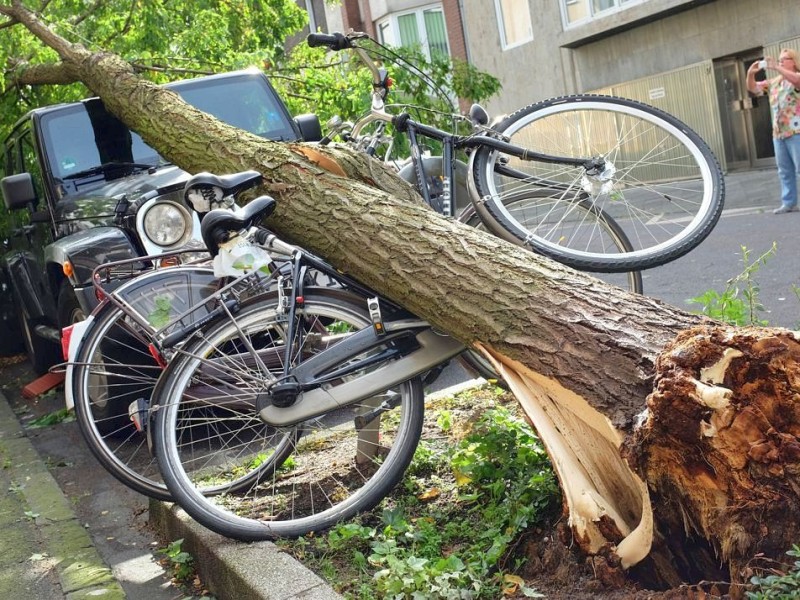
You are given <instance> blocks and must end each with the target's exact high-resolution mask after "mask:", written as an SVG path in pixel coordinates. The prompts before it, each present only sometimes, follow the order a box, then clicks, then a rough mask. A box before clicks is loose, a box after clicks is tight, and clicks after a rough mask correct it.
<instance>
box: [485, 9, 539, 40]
mask: <svg viewBox="0 0 800 600" xmlns="http://www.w3.org/2000/svg"><path fill="white" fill-rule="evenodd" d="M494 6H495V9H496V10H497V24H498V26H499V27H500V44H501V46H502V48H503V50H506V49H508V48H513V47H514V46H519V45H521V44H524V43H526V42H530V41H531V40H532V39H533V27H531V9H530V6H528V0H494Z"/></svg>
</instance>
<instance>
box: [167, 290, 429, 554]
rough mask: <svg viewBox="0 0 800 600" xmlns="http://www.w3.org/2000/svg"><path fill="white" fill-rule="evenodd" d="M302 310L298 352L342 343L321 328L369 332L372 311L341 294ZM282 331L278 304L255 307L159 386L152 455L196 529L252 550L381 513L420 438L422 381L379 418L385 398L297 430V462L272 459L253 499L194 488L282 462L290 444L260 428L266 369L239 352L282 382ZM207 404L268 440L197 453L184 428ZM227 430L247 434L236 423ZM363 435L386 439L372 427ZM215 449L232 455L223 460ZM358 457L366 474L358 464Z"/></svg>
mask: <svg viewBox="0 0 800 600" xmlns="http://www.w3.org/2000/svg"><path fill="white" fill-rule="evenodd" d="M301 310H302V315H301V316H302V319H303V323H304V328H303V335H302V336H301V337H300V338H298V340H299V343H298V344H297V346H292V347H293V348H294V350H295V351H297V352H301V351H303V352H305V351H309V350H310V349H312V347H313V345H314V344H322V345H324V346H325V347H327V345H328V344H329V343H331V341H332V343H335V341H336V340H335V339H334V340H326V338H327V337H331V336H330V335H329V334H325V335H316V334H314V333H312V330H314V331H315V332H316V331H320V330H319V329H318V327H317V326H318V325H321V326H324V327H326V329H325V331H328V329H327V328H330V327H334V326H335V327H338V328H342V329H345V330H349V328H354V329H358V328H362V327H369V326H371V321H370V319H369V315H368V313H367V311H366V302H356V301H354V299H353V296H352V294H347V293H345V292H341V291H337V290H315V291H311V290H307V291H306V293H305V294H304V303H303V307H302V309H301ZM284 333H285V332H284V329H283V324H282V322H281V317H280V315H279V314H277V313H276V311H275V307H274V305H268V306H263V305H260V304H259V303H256V304H254V305H253V306H250V307H247V308H244V309H242V310H241V311H239V312H238V313H237V314H236V316H235V323H234V322H231V321H227V322H222V323H217V324H215V325H214V326H212V327H209V328H207V329H204V330H203V334H202V335H201V336H198V338H197V339H193V340H191V341H189V342H187V343H186V344H185V345H184V346H183V347H182V348H181V349H180V350H179V351H178V353H177V354H176V356H175V357H174V358H173V360H172V361H171V362H170V364H169V365H168V367H167V369H166V371H165V373H164V376H163V378H162V381H163V386H162V385H161V384H159V392H158V394H157V395H155V396H154V403H155V404H154V405H155V407H156V409H155V410H154V414H155V420H154V423H153V428H152V431H153V437H154V441H155V444H154V445H155V449H156V455H157V457H158V461H159V465H160V467H161V471H162V475H163V477H164V481H165V483H166V485H167V487H168V489H169V490H170V492H171V493H172V495H173V497H174V498H175V499H176V500H177V502H178V503H179V504H180V505H181V506H182V507H183V508H184V510H186V512H187V513H188V514H189V515H191V516H192V517H193V518H194V519H195V520H196V521H197V522H199V523H201V524H202V525H204V526H205V527H207V528H209V529H211V530H212V531H216V532H217V533H220V534H222V535H225V536H227V537H231V538H235V539H240V540H246V541H254V540H262V539H272V538H275V537H297V536H299V535H304V534H306V533H309V532H311V531H318V530H322V529H327V528H329V527H331V526H332V525H334V524H335V523H337V522H338V521H340V520H342V519H346V518H349V517H350V516H352V515H354V514H356V513H357V512H359V511H363V510H368V509H369V508H372V507H373V506H375V505H376V504H377V503H378V502H380V500H381V499H382V498H383V497H384V496H385V495H386V494H387V493H388V492H389V491H390V490H391V489H392V487H394V486H395V485H396V484H397V482H398V481H399V480H400V478H401V477H402V475H403V473H404V472H405V469H406V467H407V466H408V464H409V463H410V461H411V458H412V456H413V454H414V451H415V450H416V446H417V443H418V441H419V437H420V434H421V429H422V416H423V410H424V397H423V392H422V384H421V381H420V379H419V378H418V377H417V378H413V379H411V380H409V381H407V382H406V383H404V384H401V385H400V386H398V387H397V388H396V390H393V391H391V393H389V394H387V395H386V398H381V397H378V398H377V401H378V402H379V401H381V400H387V402H388V401H389V400H391V401H392V402H391V403H389V404H386V405H381V408H380V409H376V408H375V407H376V404H377V403H376V400H375V399H370V401H364V402H360V403H358V404H357V405H351V406H344V407H340V408H338V409H337V410H335V411H331V412H330V413H327V414H324V415H321V416H320V417H316V418H314V419H310V420H309V421H306V422H304V423H303V424H301V425H299V426H297V428H296V429H297V430H299V432H300V434H298V435H297V437H296V438H295V441H293V442H292V453H291V456H290V457H288V459H287V458H283V459H282V460H281V461H275V463H276V464H275V468H274V469H272V471H271V476H270V477H267V478H264V477H259V478H258V479H257V480H256V481H253V482H252V483H253V485H251V486H250V487H249V488H248V489H240V490H238V491H237V492H235V493H234V492H232V493H229V494H222V495H219V496H216V497H213V498H212V497H208V496H205V495H204V494H203V493H202V491H201V490H200V489H198V487H197V482H198V480H197V474H198V473H202V474H203V476H204V477H211V478H214V477H216V478H220V479H221V478H224V477H228V476H230V475H228V473H233V474H236V473H237V472H238V471H237V469H238V470H245V471H246V470H247V469H248V468H250V465H252V464H255V462H256V461H257V460H258V458H259V457H261V456H267V457H271V456H273V455H272V454H270V448H271V446H270V444H273V443H274V442H275V441H277V440H278V439H280V437H281V436H282V435H285V434H284V433H283V432H282V431H281V430H280V429H279V428H275V429H274V431H272V429H273V428H271V427H270V426H268V425H266V424H265V423H264V421H262V420H261V419H260V417H259V414H258V412H257V410H256V407H255V404H254V403H255V401H256V398H257V394H256V393H255V392H254V391H253V390H255V389H263V388H259V386H262V385H263V382H264V380H263V375H262V374H260V373H259V372H258V367H257V365H256V362H257V361H254V360H251V361H249V362H248V361H245V360H243V357H244V356H250V357H252V354H248V353H245V352H242V346H241V345H240V342H241V341H242V339H243V337H244V338H245V339H247V341H248V342H250V344H252V346H251V347H252V348H257V349H258V355H259V356H263V357H264V358H263V360H264V361H265V363H264V364H265V366H266V367H267V368H270V369H273V370H276V372H277V369H278V367H280V362H281V360H282V358H283V356H284V355H283V352H284V351H285V345H284V344H285V341H286V340H285V339H284ZM333 337H334V338H335V337H336V336H333ZM270 350H272V351H273V352H271V353H270V352H269V351H270ZM267 363H269V364H267ZM330 385H335V382H333V381H332V382H330ZM252 386H255V387H252ZM202 398H208V399H209V400H207V401H209V402H210V401H211V399H213V401H214V402H216V403H217V405H219V404H222V403H226V405H227V406H234V405H235V406H236V410H240V411H241V412H242V413H243V414H242V415H240V422H241V424H242V428H244V427H245V426H246V425H247V424H248V423H251V424H253V423H254V424H255V426H260V427H262V428H263V433H262V434H261V436H260V438H259V439H257V440H252V439H250V441H249V442H248V443H247V444H240V445H238V446H236V447H233V446H232V445H230V444H228V443H227V442H226V441H225V440H220V441H218V442H213V440H208V439H203V440H201V441H202V444H200V445H201V446H203V445H204V444H205V443H206V442H209V448H208V450H207V451H204V449H203V448H202V447H201V448H199V449H198V448H197V447H195V445H191V444H189V445H187V446H183V445H182V443H183V442H182V440H190V439H196V436H195V438H193V435H192V432H191V431H190V430H189V428H190V427H194V426H195V424H196V423H194V422H192V423H191V424H190V422H188V421H184V423H187V425H186V430H185V431H181V422H182V421H181V417H182V413H183V411H186V410H188V411H192V410H196V409H197V406H198V404H202V402H205V401H206V400H203V399H202ZM228 403H230V404H228ZM384 406H386V407H388V408H384ZM232 410H233V409H232ZM359 410H362V411H366V412H367V413H369V414H370V415H371V418H370V424H371V425H374V424H375V423H376V422H377V423H378V425H377V426H378V427H380V428H381V431H380V445H377V444H375V445H374V446H373V444H372V442H371V441H370V439H364V438H362V439H361V440H360V443H361V444H362V445H361V446H359V436H358V434H357V427H356V423H357V422H358V421H357V420H356V419H357V416H358V412H356V411H359ZM371 411H372V412H371ZM374 411H378V412H377V416H375V415H374ZM384 412H385V413H386V414H384ZM397 412H399V415H398V414H397ZM362 418H367V417H362ZM395 423H396V429H395V428H394V427H395ZM370 424H368V425H370ZM200 425H203V424H202V423H201V424H200ZM362 425H363V423H362ZM229 426H230V427H231V428H235V427H238V426H237V425H236V424H235V423H234V422H232V421H229ZM351 426H352V430H351V429H350V427H351ZM363 431H369V432H371V433H372V434H374V435H375V436H377V433H378V432H377V431H375V430H374V428H372V427H369V428H365V429H363ZM244 437H246V436H244ZM371 439H378V438H377V437H373V438H371ZM390 444H391V447H389V445H390ZM215 445H218V446H221V447H222V448H223V449H224V450H225V452H220V451H219V450H214V446H215ZM356 456H358V457H359V458H360V459H361V464H356V463H357V462H358V461H356V460H355V458H354V457H356ZM254 457H255V460H253V459H254ZM212 458H213V464H212V463H211V459H212ZM278 462H280V463H281V464H278ZM284 463H285V464H284ZM201 464H202V465H203V468H200V467H199V465H201ZM187 465H191V467H192V468H191V469H187ZM280 466H283V467H284V468H283V469H279V468H278V467H280Z"/></svg>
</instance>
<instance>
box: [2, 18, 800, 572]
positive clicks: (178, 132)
mask: <svg viewBox="0 0 800 600" xmlns="http://www.w3.org/2000/svg"><path fill="white" fill-rule="evenodd" d="M0 12H2V13H3V14H5V15H7V16H9V17H12V18H14V19H16V20H17V21H19V22H20V23H22V24H24V25H25V26H27V27H28V28H29V29H30V30H31V31H33V32H34V33H35V34H36V35H38V36H39V37H40V38H41V39H42V40H43V41H44V42H45V43H46V44H48V45H50V46H51V47H53V48H54V49H56V51H57V52H58V54H59V55H60V57H61V61H62V62H61V64H60V65H58V67H55V66H48V67H44V66H41V68H40V69H39V70H38V74H39V75H40V79H39V80H38V81H39V82H40V83H46V82H50V81H52V82H58V83H63V82H64V81H69V80H72V81H75V80H80V81H83V82H84V83H85V84H86V85H87V86H88V87H89V88H90V89H91V90H92V91H93V92H95V93H96V94H98V95H99V96H101V98H102V99H103V100H104V102H105V103H106V106H107V107H108V108H109V109H110V110H111V111H112V112H113V113H115V114H116V115H117V116H119V117H120V118H121V119H122V120H123V121H124V122H125V123H126V124H127V125H128V126H129V127H130V128H131V129H134V130H136V131H138V132H139V133H141V135H142V137H143V138H144V139H145V140H146V141H147V142H148V143H149V144H151V145H152V146H154V147H155V148H157V149H158V150H159V151H160V152H161V153H162V155H163V156H164V157H166V158H167V159H168V160H171V161H173V162H174V163H175V164H177V165H179V166H181V167H182V168H184V169H186V170H188V171H191V172H198V171H213V172H218V173H222V172H226V171H227V172H233V171H240V170H244V169H257V170H258V171H260V172H261V173H262V174H263V175H264V178H265V181H266V184H265V185H264V187H263V188H262V189H260V190H259V192H262V193H269V194H271V195H273V196H274V197H275V198H276V199H277V200H278V209H277V210H276V212H275V213H274V215H273V216H272V217H271V219H270V221H269V225H270V226H271V227H272V228H274V229H275V230H276V231H278V232H279V233H281V234H282V235H284V236H286V237H287V238H288V239H290V240H293V241H296V242H301V243H302V244H303V245H304V246H306V247H307V248H309V249H310V250H311V251H313V252H315V253H317V254H319V255H321V256H323V257H325V258H327V259H328V260H330V261H331V262H332V263H333V264H335V265H336V266H337V267H339V268H340V269H342V270H344V271H346V272H348V273H349V274H351V275H352V276H353V277H355V278H356V279H358V280H360V281H363V282H364V283H365V284H367V285H369V286H371V287H373V288H375V289H377V290H379V291H381V292H382V293H384V294H385V295H386V296H388V297H389V298H391V299H392V300H394V301H396V302H397V303H399V304H401V305H403V306H404V307H406V308H407V309H409V310H410V311H412V312H413V313H415V314H417V315H419V316H420V317H422V318H425V319H427V320H428V321H429V322H430V323H431V324H433V325H434V326H436V327H437V328H440V329H441V330H443V331H445V332H447V333H449V334H451V335H453V336H454V337H456V338H458V339H459V340H461V341H463V342H465V343H467V344H476V343H479V344H480V346H481V347H483V348H484V349H485V350H486V351H487V352H488V353H489V354H490V355H492V356H493V357H494V358H495V359H496V360H497V361H498V362H500V363H502V364H503V367H502V368H503V369H504V371H505V372H506V376H507V379H508V381H509V382H510V385H511V387H512V389H513V390H514V391H515V393H516V394H517V396H518V397H519V399H520V402H521V403H522V404H523V406H524V407H525V410H526V412H527V414H528V416H529V417H530V418H531V420H532V422H533V424H534V426H535V427H536V429H537V430H538V431H539V433H540V435H541V436H542V438H543V440H544V441H545V443H546V445H547V448H548V451H549V452H550V455H551V457H552V460H553V463H554V465H555V468H556V470H557V471H558V475H559V478H560V481H561V485H562V488H563V489H564V498H565V511H568V513H569V518H570V524H571V527H572V530H573V533H574V536H575V540H576V541H577V542H578V544H579V545H580V547H581V548H582V549H583V550H584V551H585V552H587V553H589V554H594V555H596V559H595V561H596V563H595V564H596V565H597V568H598V571H601V570H602V569H603V568H606V569H607V568H615V567H616V565H619V564H620V563H621V565H622V567H625V568H628V567H633V568H634V569H636V570H637V571H639V572H640V573H641V574H642V575H646V576H647V579H648V580H649V581H651V582H652V581H657V582H660V583H661V584H667V585H675V584H677V583H679V582H681V581H691V580H696V579H713V580H720V579H721V578H722V579H724V578H727V577H729V578H730V579H731V580H732V581H734V582H736V581H743V580H744V579H746V577H747V573H746V571H745V566H746V563H747V561H748V560H749V559H750V558H751V557H753V556H754V555H755V554H756V553H764V554H765V555H766V556H769V557H775V558H779V557H781V556H782V554H783V552H784V551H785V550H786V549H788V548H789V547H790V546H791V544H792V543H793V542H796V541H797V540H798V539H799V538H800V536H799V535H798V534H799V533H800V531H798V530H799V529H800V525H798V524H800V518H798V517H800V514H798V513H800V508H798V507H800V502H798V491H797V490H798V489H800V486H798V483H800V482H799V481H798V475H797V473H798V463H799V462H800V452H798V448H800V446H799V445H798V442H797V437H796V435H795V434H796V432H797V431H798V428H799V427H800V410H797V409H796V397H797V388H798V386H799V385H800V383H798V381H799V380H798V368H797V358H798V355H799V354H800V344H798V340H797V339H796V337H795V336H794V335H793V334H792V333H790V332H787V331H786V330H778V329H732V328H728V327H724V326H722V325H720V324H718V323H713V322H709V321H705V320H703V319H701V318H700V317H697V316H694V315H690V314H688V313H686V312H684V311H681V310H679V309H677V308H674V307H671V306H667V305H665V304H662V303H661V302H659V301H656V300H653V299H650V298H647V297H641V296H636V295H631V294H627V293H625V292H623V291H621V290H619V289H616V288H613V287H610V286H607V285H606V284H603V283H602V282H599V281H598V280H596V279H594V278H592V277H591V276H589V275H586V274H583V273H579V272H576V271H573V270H572V269H569V268H566V267H564V266H562V265H560V264H558V263H555V262H553V261H551V260H548V259H545V258H541V257H538V256H535V255H533V254H532V253H530V252H527V251H525V250H522V249H521V248H519V247H517V246H514V245H512V244H510V243H507V242H504V241H502V240H499V239H498V238H495V237H492V236H490V235H488V234H486V233H484V232H481V231H477V230H475V229H473V228H470V227H467V226H463V225H460V224H458V223H455V222H453V221H451V220H448V219H445V218H443V217H440V216H438V215H436V214H434V213H433V212H432V211H430V210H428V209H427V208H425V207H424V206H422V205H421V203H420V202H419V201H418V199H417V198H416V196H415V194H414V193H413V192H412V191H411V188H410V187H409V186H408V185H407V184H406V183H404V182H402V181H400V180H399V179H398V178H396V177H394V176H392V175H391V173H389V172H388V171H387V170H385V169H384V168H383V167H382V166H381V165H380V164H379V163H377V162H374V161H372V160H370V159H369V158H368V157H367V156H365V155H359V154H355V153H353V152H350V151H348V150H346V149H338V148H325V149H318V148H313V147H309V146H303V145H300V144H288V145H282V144H278V143H271V142H268V141H265V140H263V139H261V138H257V137H255V136H250V135H243V134H242V132H241V131H239V130H236V129H234V128H231V127H228V126H225V125H222V124H221V123H219V122H218V121H216V120H214V119H212V118H210V117H208V116H207V115H205V114H203V113H200V112H198V111H197V110H194V109H192V108H190V107H188V106H187V105H185V104H184V103H182V102H181V101H180V100H179V99H178V98H177V97H176V95H175V94H173V93H172V92H169V91H167V90H164V89H162V88H159V87H156V86H154V85H150V84H148V83H145V82H143V81H141V80H140V79H139V78H137V76H136V75H135V74H134V73H133V71H132V69H131V67H130V65H128V64H127V63H126V62H124V61H122V60H121V59H120V58H118V57H117V56H114V55H111V54H103V53H92V52H89V51H87V50H85V49H83V48H82V47H80V46H75V45H71V44H69V43H67V42H66V41H65V40H63V39H62V38H59V37H58V36H56V35H54V34H53V33H52V32H50V31H49V30H47V29H46V28H45V27H44V26H43V25H42V24H41V23H40V22H39V21H38V20H36V18H35V17H34V16H33V15H32V14H31V13H28V12H27V11H25V10H24V9H23V8H21V7H19V6H18V5H16V4H15V5H14V6H13V7H12V6H8V5H4V6H2V7H0ZM36 74H37V71H36V70H35V69H34V71H31V72H30V76H31V77H34V76H35V75H36ZM30 81H31V82H34V81H36V80H35V79H31V80H30ZM342 174H344V175H345V176H344V177H343V176H342Z"/></svg>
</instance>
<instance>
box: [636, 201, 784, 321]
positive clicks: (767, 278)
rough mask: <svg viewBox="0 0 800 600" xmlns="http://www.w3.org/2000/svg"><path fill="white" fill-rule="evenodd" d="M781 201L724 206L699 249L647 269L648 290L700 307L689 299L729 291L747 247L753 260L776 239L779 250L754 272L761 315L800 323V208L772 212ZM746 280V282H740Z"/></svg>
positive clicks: (676, 302)
mask: <svg viewBox="0 0 800 600" xmlns="http://www.w3.org/2000/svg"><path fill="white" fill-rule="evenodd" d="M775 206H777V203H770V204H766V203H764V202H763V200H762V201H758V200H756V202H754V205H752V206H736V205H734V206H732V207H730V208H727V209H725V210H724V211H723V213H722V217H721V218H720V220H719V223H718V224H717V226H716V227H715V228H714V230H713V231H712V232H711V234H710V235H709V236H708V237H707V238H706V239H705V240H704V241H703V242H702V243H701V244H700V245H699V246H698V247H697V248H695V249H694V250H693V251H691V252H690V253H689V254H687V255H686V256H683V257H682V258H679V259H677V260H675V261H673V262H671V263H668V264H666V265H664V266H661V267H657V268H655V269H649V270H646V271H643V272H642V279H643V283H644V293H645V294H646V295H648V296H651V297H654V298H659V299H661V300H664V301H665V302H668V303H669V304H672V305H674V306H677V307H680V308H683V309H685V310H690V311H699V310H700V309H701V308H702V307H701V306H700V305H699V304H691V303H689V302H688V300H689V299H691V298H694V297H696V296H699V295H701V294H702V293H703V292H705V291H706V290H712V289H713V290H716V291H717V292H719V293H722V292H724V291H725V289H726V286H727V282H728V280H730V279H732V278H734V277H736V276H738V275H739V274H741V273H742V272H743V271H744V269H745V266H746V265H745V263H744V259H743V251H742V247H745V248H747V250H748V251H749V264H752V263H754V262H756V261H757V260H758V258H759V257H761V256H762V255H763V254H764V253H766V252H768V251H769V250H770V249H771V248H772V245H773V242H774V243H775V245H776V250H775V253H774V254H773V255H772V256H770V257H769V258H768V259H767V260H766V262H765V264H763V265H762V266H760V267H759V268H758V269H757V270H756V271H755V272H754V273H753V275H752V278H751V280H752V282H753V283H754V284H755V285H757V287H758V298H759V299H760V301H761V303H762V304H763V306H764V309H765V311H764V312H761V313H759V314H758V318H760V319H765V320H767V321H769V324H770V325H773V326H776V327H788V328H791V329H796V328H798V327H800V299H798V296H797V295H796V294H795V292H794V291H793V286H800V272H799V271H798V265H799V264H800V261H798V255H800V212H797V213H788V214H783V215H774V214H772V209H773V208H775ZM740 285H741V284H740Z"/></svg>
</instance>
